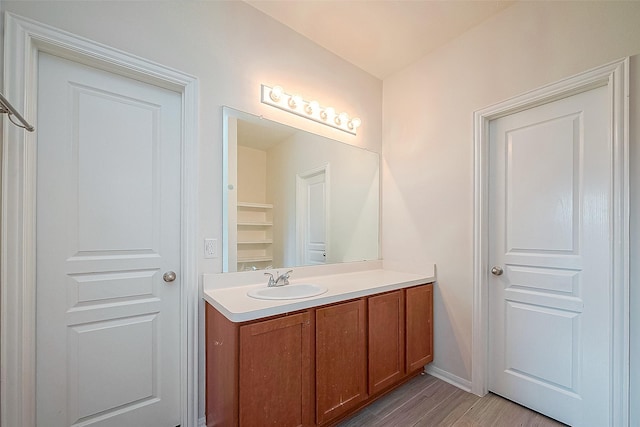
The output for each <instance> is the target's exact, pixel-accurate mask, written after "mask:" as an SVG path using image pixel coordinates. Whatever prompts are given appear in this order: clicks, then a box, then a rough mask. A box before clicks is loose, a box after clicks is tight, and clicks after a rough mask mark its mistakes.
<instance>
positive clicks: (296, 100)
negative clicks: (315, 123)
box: [289, 95, 302, 108]
mask: <svg viewBox="0 0 640 427" xmlns="http://www.w3.org/2000/svg"><path fill="white" fill-rule="evenodd" d="M301 102H302V97H301V96H300V95H292V96H291V97H290V98H289V107H291V108H298V105H300V103H301Z"/></svg>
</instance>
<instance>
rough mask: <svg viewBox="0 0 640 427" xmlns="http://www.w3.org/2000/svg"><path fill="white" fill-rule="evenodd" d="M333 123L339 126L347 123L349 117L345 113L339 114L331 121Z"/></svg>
mask: <svg viewBox="0 0 640 427" xmlns="http://www.w3.org/2000/svg"><path fill="white" fill-rule="evenodd" d="M333 121H335V122H336V124H337V125H338V126H340V125H342V124H344V123H347V122H348V121H349V115H348V114H347V113H340V114H339V115H337V116H336V117H335V118H334V119H333Z"/></svg>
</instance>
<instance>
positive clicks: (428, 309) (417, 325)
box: [406, 284, 433, 373]
mask: <svg viewBox="0 0 640 427" xmlns="http://www.w3.org/2000/svg"><path fill="white" fill-rule="evenodd" d="M406 319H407V372H408V373H410V372H414V371H416V370H418V369H422V368H423V367H424V366H425V365H426V364H427V363H430V362H432V361H433V285H431V284H428V285H423V286H416V287H414V288H408V289H407V290H406Z"/></svg>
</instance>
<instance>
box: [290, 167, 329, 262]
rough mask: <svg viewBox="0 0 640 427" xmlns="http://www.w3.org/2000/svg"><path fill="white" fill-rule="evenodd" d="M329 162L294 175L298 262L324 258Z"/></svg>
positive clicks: (327, 233)
mask: <svg viewBox="0 0 640 427" xmlns="http://www.w3.org/2000/svg"><path fill="white" fill-rule="evenodd" d="M328 174H329V165H326V166H325V167H322V168H320V169H315V170H312V171H309V172H306V173H303V174H300V175H298V176H297V178H296V205H297V206H296V234H297V238H296V241H297V250H296V252H297V262H296V264H297V265H318V264H325V263H326V262H327V249H328V242H327V236H329V235H330V233H329V230H328V229H327V228H328V226H329V221H327V220H328V218H327V217H328V209H327V208H328V206H327V204H328V200H329V195H328V193H329V187H328V185H329V179H328Z"/></svg>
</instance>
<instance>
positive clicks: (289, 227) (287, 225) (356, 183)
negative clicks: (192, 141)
mask: <svg viewBox="0 0 640 427" xmlns="http://www.w3.org/2000/svg"><path fill="white" fill-rule="evenodd" d="M223 129H224V132H223V133H224V135H223V139H224V153H223V157H224V159H225V164H224V171H223V173H224V179H223V181H224V189H223V194H224V201H223V205H224V220H223V230H224V232H223V271H225V272H232V271H249V270H260V269H265V268H281V267H295V266H302V265H316V264H329V263H340V262H352V261H362V260H374V259H378V257H379V217H380V162H379V156H378V154H377V153H373V152H371V151H367V150H364V149H362V148H359V147H355V146H352V145H348V144H344V143H341V142H338V141H335V140H331V139H328V138H325V137H322V136H319V135H315V134H312V133H309V132H306V131H303V130H300V129H296V128H292V127H290V126H286V125H283V124H280V123H276V122H273V121H270V120H266V119H263V118H260V117H257V116H254V115H251V114H248V113H245V112H242V111H237V110H234V109H232V108H228V107H224V108H223Z"/></svg>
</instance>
